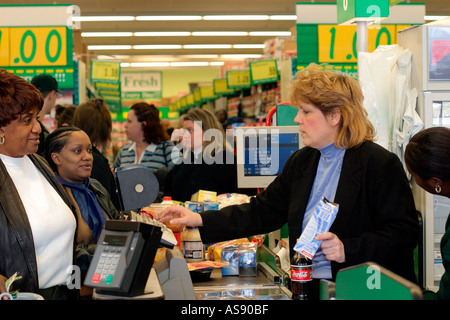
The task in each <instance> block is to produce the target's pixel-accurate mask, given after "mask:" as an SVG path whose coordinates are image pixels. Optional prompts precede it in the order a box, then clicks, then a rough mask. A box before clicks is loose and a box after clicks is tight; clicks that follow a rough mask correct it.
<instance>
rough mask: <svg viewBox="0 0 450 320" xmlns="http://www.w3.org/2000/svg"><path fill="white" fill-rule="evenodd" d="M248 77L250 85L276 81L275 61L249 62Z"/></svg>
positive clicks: (276, 69)
mask: <svg viewBox="0 0 450 320" xmlns="http://www.w3.org/2000/svg"><path fill="white" fill-rule="evenodd" d="M250 76H251V81H252V84H258V83H267V82H274V81H277V80H278V79H279V75H278V68H277V61H276V60H265V61H256V62H250Z"/></svg>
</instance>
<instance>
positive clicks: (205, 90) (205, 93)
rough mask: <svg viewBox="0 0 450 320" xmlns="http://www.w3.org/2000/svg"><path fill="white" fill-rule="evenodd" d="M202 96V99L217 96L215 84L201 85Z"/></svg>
mask: <svg viewBox="0 0 450 320" xmlns="http://www.w3.org/2000/svg"><path fill="white" fill-rule="evenodd" d="M200 96H201V97H202V99H212V98H215V97H216V95H215V94H214V87H213V86H203V87H200Z"/></svg>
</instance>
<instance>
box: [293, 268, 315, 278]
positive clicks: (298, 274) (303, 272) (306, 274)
mask: <svg viewBox="0 0 450 320" xmlns="http://www.w3.org/2000/svg"><path fill="white" fill-rule="evenodd" d="M311 271H312V266H291V280H292V281H311V280H312V277H311Z"/></svg>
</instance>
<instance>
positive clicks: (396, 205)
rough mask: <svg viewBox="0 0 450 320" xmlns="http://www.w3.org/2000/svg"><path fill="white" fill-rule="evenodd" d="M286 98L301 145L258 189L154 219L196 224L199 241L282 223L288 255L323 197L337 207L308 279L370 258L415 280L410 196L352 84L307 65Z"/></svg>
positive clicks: (415, 232) (393, 157)
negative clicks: (217, 205) (238, 200)
mask: <svg viewBox="0 0 450 320" xmlns="http://www.w3.org/2000/svg"><path fill="white" fill-rule="evenodd" d="M291 96H292V98H291V101H292V102H293V103H295V105H297V106H298V113H297V116H296V117H295V122H296V123H298V125H299V130H300V133H301V136H302V138H303V144H304V145H305V147H304V148H302V149H300V150H299V151H297V152H296V153H294V154H293V155H292V156H291V157H290V158H289V159H288V161H287V163H286V164H285V166H284V168H283V171H282V173H281V174H280V176H278V177H277V178H276V179H275V180H274V181H273V182H272V184H270V185H269V186H268V188H267V189H266V190H265V191H263V192H261V193H259V194H258V195H257V196H256V197H255V198H253V199H252V201H251V202H250V203H249V204H242V205H238V206H229V207H226V208H223V209H222V210H220V211H206V212H203V213H200V214H196V213H193V212H190V211H189V210H187V209H185V208H182V207H181V206H179V208H177V207H171V208H168V209H166V210H165V211H163V212H162V213H161V216H160V219H161V221H170V220H171V223H173V224H184V225H191V226H194V225H197V226H202V228H200V229H201V234H202V237H203V238H202V239H203V241H204V242H205V243H211V242H217V241H223V240H225V239H235V238H240V237H243V236H250V235H254V234H260V233H267V232H270V231H273V230H277V229H279V228H280V227H282V226H283V225H284V224H285V223H286V222H287V223H288V229H289V239H290V242H289V246H290V253H291V255H293V246H294V245H295V240H296V239H298V238H299V237H300V234H301V233H302V230H303V229H304V228H305V225H306V224H307V223H308V221H309V219H310V218H311V216H312V215H313V213H314V209H315V208H316V206H317V204H318V203H319V201H320V199H321V198H322V197H325V198H327V199H328V200H330V201H332V202H335V203H337V204H339V212H338V214H337V217H336V219H335V221H334V223H333V225H332V226H331V229H330V231H329V232H326V233H324V234H321V235H319V236H318V237H317V240H319V241H321V248H320V250H319V251H318V252H317V253H316V255H315V256H314V259H313V278H315V279H334V278H335V276H336V273H337V271H338V270H339V269H341V268H344V267H348V266H352V265H356V264H359V263H363V262H367V261H373V262H376V263H378V264H380V265H382V266H384V267H385V268H387V269H390V270H391V271H393V272H395V273H397V274H398V275H400V276H403V277H404V278H407V279H409V280H411V281H415V274H414V263H413V251H414V248H415V247H416V244H417V242H418V231H419V225H418V219H417V216H416V211H415V207H414V199H413V196H412V193H411V190H410V187H409V183H408V180H407V178H406V174H405V172H404V170H403V168H402V164H401V162H400V160H399V159H398V157H397V156H396V155H394V154H393V153H391V152H388V151H387V150H385V149H383V148H382V147H380V146H379V145H377V144H375V143H374V142H373V140H374V129H373V126H372V124H371V123H370V122H369V120H368V118H367V112H366V111H365V110H364V109H363V106H362V102H363V94H362V92H361V89H360V87H359V85H358V84H357V82H356V81H355V80H353V79H352V78H351V77H349V76H346V75H343V74H339V73H335V72H332V71H327V70H325V71H324V70H322V69H321V68H320V67H319V66H317V65H314V64H311V65H310V66H308V67H307V68H305V69H304V70H301V71H299V72H298V73H297V75H296V80H295V81H294V82H293V85H292V93H291ZM314 283H315V284H316V285H317V284H318V281H317V280H316V281H314ZM316 289H317V287H316ZM316 292H317V290H316Z"/></svg>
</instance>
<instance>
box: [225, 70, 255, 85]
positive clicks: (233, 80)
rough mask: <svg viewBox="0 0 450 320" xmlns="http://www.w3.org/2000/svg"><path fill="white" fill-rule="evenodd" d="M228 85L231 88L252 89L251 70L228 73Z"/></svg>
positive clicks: (230, 71)
mask: <svg viewBox="0 0 450 320" xmlns="http://www.w3.org/2000/svg"><path fill="white" fill-rule="evenodd" d="M227 83H228V87H229V88H233V87H250V70H229V71H227Z"/></svg>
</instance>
